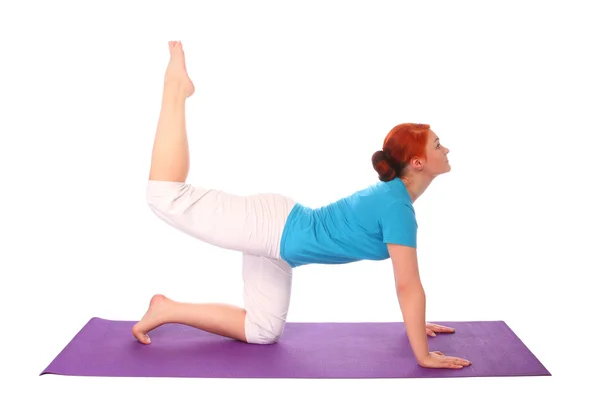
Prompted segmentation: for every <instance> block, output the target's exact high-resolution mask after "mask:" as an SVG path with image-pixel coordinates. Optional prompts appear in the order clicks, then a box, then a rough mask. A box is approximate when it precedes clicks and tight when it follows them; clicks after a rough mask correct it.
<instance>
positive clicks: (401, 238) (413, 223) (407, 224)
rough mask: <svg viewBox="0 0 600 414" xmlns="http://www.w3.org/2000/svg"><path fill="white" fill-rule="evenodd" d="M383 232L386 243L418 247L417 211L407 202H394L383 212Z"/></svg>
mask: <svg viewBox="0 0 600 414" xmlns="http://www.w3.org/2000/svg"><path fill="white" fill-rule="evenodd" d="M380 223H381V233H382V235H383V242H384V243H386V244H387V243H392V244H401V245H404V246H410V247H414V248H416V247H417V228H418V224H417V219H416V217H415V211H414V209H413V208H412V207H410V206H408V205H406V204H393V205H392V206H390V207H388V208H386V209H385V210H384V211H382V214H381V219H380Z"/></svg>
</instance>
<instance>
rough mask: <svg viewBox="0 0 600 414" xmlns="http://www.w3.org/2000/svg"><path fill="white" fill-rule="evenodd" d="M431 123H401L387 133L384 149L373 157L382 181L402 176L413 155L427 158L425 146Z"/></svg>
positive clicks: (374, 165)
mask: <svg viewBox="0 0 600 414" xmlns="http://www.w3.org/2000/svg"><path fill="white" fill-rule="evenodd" d="M428 133H429V125H427V124H399V125H396V126H395V127H394V128H392V130H391V131H390V132H389V133H388V134H387V136H386V137H385V140H384V141H383V149H382V150H380V151H376V152H375V153H374V154H373V156H372V157H371V162H372V163H373V168H374V169H375V171H377V174H379V179H380V180H381V181H391V180H393V179H394V178H396V177H402V175H403V171H404V167H406V165H408V163H409V162H410V160H411V159H412V158H413V157H419V158H424V159H425V160H426V159H427V156H426V154H425V148H426V146H427V136H428Z"/></svg>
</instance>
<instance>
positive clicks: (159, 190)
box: [146, 180, 190, 211]
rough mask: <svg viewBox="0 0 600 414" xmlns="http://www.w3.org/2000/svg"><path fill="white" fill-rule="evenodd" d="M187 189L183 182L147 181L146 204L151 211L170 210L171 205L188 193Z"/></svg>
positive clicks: (187, 186)
mask: <svg viewBox="0 0 600 414" xmlns="http://www.w3.org/2000/svg"><path fill="white" fill-rule="evenodd" d="M189 187H190V185H189V184H186V183H184V182H176V181H153V180H148V184H147V186H146V202H147V203H148V205H149V206H150V208H151V209H152V210H158V211H164V210H166V209H169V208H172V206H173V203H174V202H176V201H177V200H178V199H180V198H181V196H182V194H183V193H185V192H186V191H189Z"/></svg>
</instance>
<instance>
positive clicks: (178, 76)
mask: <svg viewBox="0 0 600 414" xmlns="http://www.w3.org/2000/svg"><path fill="white" fill-rule="evenodd" d="M169 53H170V54H171V59H170V60H169V64H168V65H167V71H166V73H165V81H174V82H181V85H182V86H183V88H184V89H185V96H186V97H187V98H189V97H190V96H192V95H193V94H194V92H195V91H196V88H195V87H194V83H193V82H192V80H191V79H190V77H189V76H188V73H187V68H186V65H185V53H184V52H183V46H182V45H181V42H174V41H173V42H169Z"/></svg>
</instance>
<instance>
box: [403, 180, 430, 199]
mask: <svg viewBox="0 0 600 414" xmlns="http://www.w3.org/2000/svg"><path fill="white" fill-rule="evenodd" d="M400 179H401V180H402V182H403V183H404V185H405V186H406V190H407V191H408V194H409V195H410V199H411V201H412V203H413V204H414V202H415V201H417V199H418V198H419V197H421V194H423V193H424V192H425V190H427V187H429V184H431V182H432V181H433V177H425V176H423V175H419V176H412V177H410V176H409V177H402V178H400Z"/></svg>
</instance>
